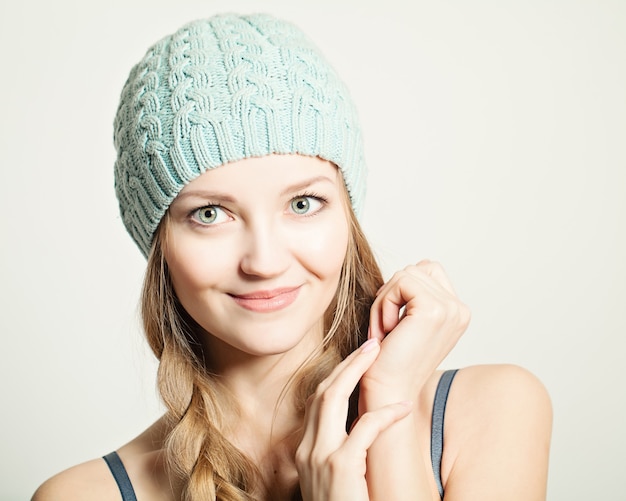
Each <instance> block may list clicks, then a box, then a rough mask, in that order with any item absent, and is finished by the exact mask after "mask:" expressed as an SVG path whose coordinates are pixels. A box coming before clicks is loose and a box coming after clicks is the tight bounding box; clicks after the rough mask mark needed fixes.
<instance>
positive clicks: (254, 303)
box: [230, 286, 300, 313]
mask: <svg viewBox="0 0 626 501" xmlns="http://www.w3.org/2000/svg"><path fill="white" fill-rule="evenodd" d="M299 292H300V287H299V286H298V287H282V288H279V289H272V290H267V291H256V292H251V293H249V294H230V296H231V297H232V298H233V300H234V301H235V302H236V303H237V304H238V305H239V306H241V307H242V308H245V309H246V310H250V311H255V312H260V313H269V312H272V311H278V310H282V309H283V308H286V307H287V306H289V305H290V304H291V303H293V302H294V301H295V300H296V298H297V297H298V293H299Z"/></svg>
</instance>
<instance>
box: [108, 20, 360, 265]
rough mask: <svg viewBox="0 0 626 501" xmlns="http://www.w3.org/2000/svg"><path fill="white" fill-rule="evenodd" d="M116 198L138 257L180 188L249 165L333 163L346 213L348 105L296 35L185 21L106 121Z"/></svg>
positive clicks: (355, 163) (141, 68)
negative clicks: (250, 161) (289, 160)
mask: <svg viewBox="0 0 626 501" xmlns="http://www.w3.org/2000/svg"><path fill="white" fill-rule="evenodd" d="M114 142H115V148H116V150H117V159H116V161H115V190H116V194H117V198H118V201H119V205H120V212H121V215H122V220H123V222H124V225H125V226H126V229H127V230H128V232H129V233H130V235H131V236H132V238H133V239H134V241H135V242H136V243H137V245H138V246H139V248H140V250H141V252H142V253H143V254H144V256H147V255H148V253H149V251H150V246H151V243H152V240H153V237H154V233H155V231H156V229H157V227H158V225H159V222H160V221H161V219H162V217H163V215H164V214H165V212H166V211H167V208H168V207H169V206H170V204H171V203H172V201H173V200H174V198H176V196H177V195H178V193H179V192H180V191H181V190H182V188H183V187H184V186H185V185H186V184H187V183H189V182H190V181H192V180H193V179H194V178H196V177H197V176H199V175H200V174H202V173H203V172H205V171H206V170H207V169H213V168H215V167H219V166H220V165H224V164H226V163H228V162H233V161H237V160H241V159H244V158H249V157H259V156H264V155H269V154H286V153H299V154H302V155H309V156H317V157H320V158H322V159H325V160H328V161H330V162H333V163H334V164H335V165H337V167H339V169H341V172H342V174H343V178H344V181H345V183H346V187H347V189H348V193H349V195H350V200H351V202H352V206H353V209H354V211H355V212H356V213H357V214H358V212H359V209H360V206H361V204H362V201H363V197H364V191H365V171H366V168H365V164H364V158H363V149H362V142H361V133H360V128H359V124H358V120H357V116H356V110H355V107H354V105H353V103H352V101H351V99H350V97H349V95H348V91H347V89H346V88H345V86H344V85H343V83H342V82H341V81H340V79H339V77H338V76H337V74H336V73H335V71H334V70H333V69H332V68H331V67H330V65H329V63H328V62H327V61H326V60H325V59H324V58H323V56H322V55H321V54H320V53H319V51H318V50H317V49H316V47H315V46H314V45H313V44H312V43H311V42H310V41H309V40H308V39H307V38H306V36H305V35H304V34H303V33H302V32H301V31H299V30H298V29H297V28H296V27H295V26H293V25H292V24H290V23H287V22H284V21H281V20H278V19H276V18H274V17H271V16H268V15H251V16H238V15H230V14H229V15H219V16H215V17H212V18H210V19H205V20H199V21H194V22H192V23H189V24H187V25H185V26H183V27H182V28H181V29H179V30H178V31H177V32H176V33H174V34H173V35H170V36H167V37H165V38H164V39H162V40H161V41H159V42H157V43H156V44H155V45H153V46H152V47H151V48H150V49H149V50H148V52H147V54H146V55H145V57H144V58H143V59H142V60H141V61H140V62H139V63H138V64H137V65H136V66H134V67H133V69H132V70H131V73H130V76H129V77H128V80H127V81H126V83H125V85H124V88H123V90H122V94H121V99H120V104H119V107H118V110H117V114H116V117H115V123H114Z"/></svg>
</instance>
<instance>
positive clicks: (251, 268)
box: [240, 221, 289, 278]
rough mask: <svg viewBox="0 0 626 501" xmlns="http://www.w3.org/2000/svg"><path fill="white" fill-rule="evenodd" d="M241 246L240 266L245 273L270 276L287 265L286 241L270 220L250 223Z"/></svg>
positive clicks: (258, 276) (281, 270)
mask: <svg viewBox="0 0 626 501" xmlns="http://www.w3.org/2000/svg"><path fill="white" fill-rule="evenodd" d="M242 248H243V253H242V256H241V263H240V268H241V271H242V272H243V273H244V274H245V275H248V276H250V277H257V278H272V277H275V276H279V275H280V274H282V273H283V272H284V271H285V270H286V269H287V268H288V267H289V249H288V245H287V242H286V240H285V238H284V235H283V234H282V233H281V231H280V229H279V228H276V225H275V224H273V223H272V222H268V221H264V222H255V223H252V224H250V225H249V227H248V231H246V233H245V241H244V242H243V246H242Z"/></svg>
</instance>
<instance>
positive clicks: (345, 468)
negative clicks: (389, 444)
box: [296, 339, 411, 501]
mask: <svg viewBox="0 0 626 501" xmlns="http://www.w3.org/2000/svg"><path fill="white" fill-rule="evenodd" d="M379 351H380V347H379V343H378V341H377V340H376V339H371V340H369V341H367V342H366V343H364V344H363V345H362V346H361V348H359V349H358V350H356V351H355V352H353V353H351V354H350V355H349V356H348V357H347V358H346V359H345V360H343V361H342V362H341V363H340V364H339V365H337V367H335V369H334V370H333V372H331V374H330V375H329V376H328V377H327V378H326V379H325V380H324V381H322V382H321V383H320V384H319V386H318V388H317V390H316V392H315V393H314V394H313V395H311V397H310V398H309V400H308V401H307V408H306V413H305V418H304V427H305V428H304V435H303V437H302V441H301V443H300V445H299V446H298V449H297V450H296V468H297V470H298V475H299V477H300V488H301V491H302V498H303V499H304V500H305V501H322V500H323V501H344V500H346V499H350V500H354V501H368V500H369V494H368V490H367V483H366V480H365V470H366V458H367V450H368V449H369V447H370V445H372V443H373V442H374V440H375V439H376V437H377V436H378V435H379V434H380V433H381V432H382V431H384V430H385V429H387V428H389V427H390V426H391V425H392V424H393V423H395V422H396V421H398V420H400V419H402V418H403V417H405V416H407V415H408V414H409V412H410V411H411V404H410V403H409V402H401V403H396V404H391V405H387V406H385V407H382V408H380V409H376V410H373V411H370V412H366V413H364V414H363V415H362V416H361V417H360V418H359V420H358V421H357V422H356V424H355V425H354V426H353V428H352V430H350V434H346V431H345V423H346V418H347V414H348V399H349V397H350V394H351V393H352V391H353V390H354V388H355V386H356V385H357V383H358V382H359V380H360V379H361V376H362V375H363V373H365V371H366V370H367V369H368V368H369V367H370V366H371V365H372V363H373V362H374V360H375V359H376V356H377V355H378V353H379Z"/></svg>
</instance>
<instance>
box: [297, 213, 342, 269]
mask: <svg viewBox="0 0 626 501" xmlns="http://www.w3.org/2000/svg"><path fill="white" fill-rule="evenodd" d="M305 241H306V242H307V245H306V247H305V249H306V255H307V260H308V261H309V262H310V263H315V266H314V268H315V271H316V272H317V274H318V275H320V277H327V276H328V277H329V278H330V277H333V278H335V276H336V278H338V276H339V273H340V271H341V267H342V265H343V262H344V259H345V256H346V250H347V248H348V224H347V222H345V221H343V220H340V221H334V222H333V223H331V224H327V225H323V226H320V227H319V228H316V229H315V230H314V231H313V232H312V233H311V234H310V235H308V238H307V239H306V240H305Z"/></svg>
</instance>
